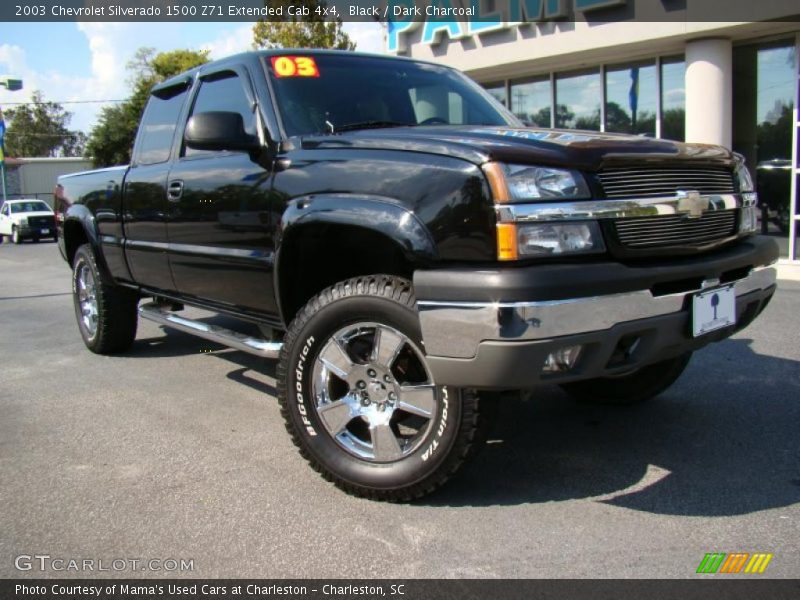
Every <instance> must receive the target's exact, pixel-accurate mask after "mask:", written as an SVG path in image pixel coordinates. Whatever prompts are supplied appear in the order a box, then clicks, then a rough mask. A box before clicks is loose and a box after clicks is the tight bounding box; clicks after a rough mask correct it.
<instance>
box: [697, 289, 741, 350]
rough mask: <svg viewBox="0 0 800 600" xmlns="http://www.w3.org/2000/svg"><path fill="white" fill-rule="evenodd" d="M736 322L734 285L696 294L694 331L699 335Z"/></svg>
mask: <svg viewBox="0 0 800 600" xmlns="http://www.w3.org/2000/svg"><path fill="white" fill-rule="evenodd" d="M735 323H736V292H735V291H734V289H733V287H732V286H730V287H725V288H717V289H713V290H708V291H707V292H702V293H700V294H696V295H695V296H694V298H693V300H692V333H693V334H694V337H699V336H701V335H704V334H706V333H709V332H710V331H716V330H717V329H722V328H723V327H728V326H729V325H733V324H735Z"/></svg>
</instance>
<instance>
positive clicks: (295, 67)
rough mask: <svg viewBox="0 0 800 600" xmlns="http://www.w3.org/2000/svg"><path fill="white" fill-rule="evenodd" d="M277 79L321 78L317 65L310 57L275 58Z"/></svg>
mask: <svg viewBox="0 0 800 600" xmlns="http://www.w3.org/2000/svg"><path fill="white" fill-rule="evenodd" d="M272 70H273V71H274V72H275V76H276V77H319V69H318V68H317V63H316V62H315V61H314V59H313V58H311V57H310V56H273V57H272Z"/></svg>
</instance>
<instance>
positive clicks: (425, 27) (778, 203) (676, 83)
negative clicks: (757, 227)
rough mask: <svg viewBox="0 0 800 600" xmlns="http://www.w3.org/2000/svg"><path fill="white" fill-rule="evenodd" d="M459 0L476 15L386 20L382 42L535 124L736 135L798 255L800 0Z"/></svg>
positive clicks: (701, 137) (775, 223)
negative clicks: (473, 84) (454, 75)
mask: <svg viewBox="0 0 800 600" xmlns="http://www.w3.org/2000/svg"><path fill="white" fill-rule="evenodd" d="M439 2H440V3H442V2H443V3H445V4H453V5H457V4H459V0H439ZM463 4H465V5H471V4H475V5H477V6H479V8H480V17H479V18H478V19H477V20H475V19H473V20H472V21H470V22H467V21H461V22H453V21H450V22H447V21H442V20H439V21H432V20H428V21H425V22H421V23H420V22H413V21H406V22H403V21H399V22H397V23H392V24H390V26H389V30H388V34H387V50H388V51H389V52H393V53H396V54H400V55H405V56H410V57H413V58H419V59H425V60H431V61H435V62H438V63H443V64H447V65H450V66H453V67H456V68H458V69H460V70H462V71H464V72H466V73H467V74H468V75H470V76H471V77H472V78H473V79H475V80H476V81H478V82H479V83H481V84H482V85H483V86H484V87H485V88H486V89H487V90H489V91H490V92H491V93H492V94H493V95H494V96H495V97H497V98H498V99H499V100H500V101H501V102H503V103H504V104H505V105H506V106H508V107H509V108H510V109H511V111H512V112H514V113H515V114H516V115H517V116H518V117H520V118H521V119H523V120H524V121H526V122H528V123H530V124H532V125H538V126H543V127H563V128H581V129H594V130H597V131H613V132H628V133H635V134H639V135H647V136H658V137H664V138H669V139H676V140H680V141H690V142H703V143H715V144H722V145H724V146H727V147H729V148H733V149H734V150H736V151H737V152H740V153H742V154H743V155H744V156H745V157H746V158H747V161H748V165H749V166H750V169H751V171H752V172H753V173H754V174H755V175H756V176H757V178H758V180H759V189H760V191H761V194H762V197H763V196H765V195H767V196H769V197H770V204H771V208H772V209H774V210H770V211H769V214H767V212H765V213H764V219H763V226H764V231H765V232H768V233H769V234H770V235H774V236H775V237H776V238H777V239H778V241H779V243H780V244H781V248H782V253H783V255H784V257H785V258H787V259H788V258H789V257H790V256H791V257H792V258H794V259H798V258H800V250H798V248H797V246H798V244H797V237H798V229H799V228H798V227H797V225H800V223H798V221H797V218H798V217H797V215H798V212H800V211H798V210H797V208H798V207H797V177H798V173H800V171H798V169H797V167H798V166H800V161H799V160H798V152H797V128H798V114H797V105H798V67H799V65H800V60H798V47H799V46H798V43H799V40H800V3H798V2H797V1H796V0H794V1H788V2H787V1H783V0H759V1H758V2H754V1H752V0H727V1H724V2H722V1H720V2H716V1H712V2H708V1H707V0H704V1H703V2H701V1H700V0H535V1H534V0H480V1H478V0H475V1H474V2H470V0H465V2H464V3H463ZM714 5H716V6H717V7H718V10H724V14H723V15H720V16H721V17H722V18H724V19H726V20H725V21H724V22H719V21H710V20H709V19H710V18H711V17H713V16H714V13H712V12H711V9H712V8H713V6H714ZM734 18H735V19H737V20H735V21H734V20H733V19H734ZM645 19H647V20H645ZM790 230H791V232H790Z"/></svg>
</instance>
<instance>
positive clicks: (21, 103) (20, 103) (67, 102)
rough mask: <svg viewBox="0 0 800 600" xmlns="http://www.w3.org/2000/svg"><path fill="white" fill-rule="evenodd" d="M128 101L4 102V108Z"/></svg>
mask: <svg viewBox="0 0 800 600" xmlns="http://www.w3.org/2000/svg"><path fill="white" fill-rule="evenodd" d="M127 101H128V100H127V99H125V100H119V99H115V100H60V101H59V100H43V101H42V102H2V103H0V104H2V105H3V106H36V105H39V104H102V103H104V102H127Z"/></svg>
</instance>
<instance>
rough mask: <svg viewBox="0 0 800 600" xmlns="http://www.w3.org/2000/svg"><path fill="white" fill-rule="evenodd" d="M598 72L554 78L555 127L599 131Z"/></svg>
mask: <svg viewBox="0 0 800 600" xmlns="http://www.w3.org/2000/svg"><path fill="white" fill-rule="evenodd" d="M601 86H602V84H601V82H600V71H599V70H592V71H588V72H587V71H584V72H582V73H569V74H564V75H558V76H557V77H556V127H564V128H568V129H591V130H594V131H600V98H601V97H602V95H601V91H602V87H601Z"/></svg>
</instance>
